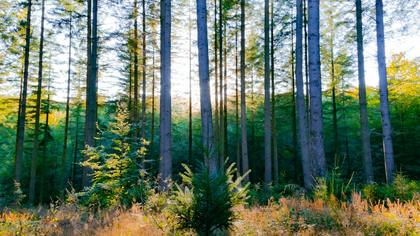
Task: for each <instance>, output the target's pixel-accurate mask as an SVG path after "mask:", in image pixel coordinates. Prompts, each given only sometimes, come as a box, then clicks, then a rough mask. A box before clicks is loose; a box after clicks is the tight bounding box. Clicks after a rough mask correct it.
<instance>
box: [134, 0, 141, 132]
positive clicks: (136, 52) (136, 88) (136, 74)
mask: <svg viewBox="0 0 420 236" xmlns="http://www.w3.org/2000/svg"><path fill="white" fill-rule="evenodd" d="M137 3H138V2H137V0H134V9H133V11H134V14H133V17H134V39H133V42H134V109H133V120H134V138H135V139H137V138H138V137H139V122H140V118H139V37H138V21H137V18H138V14H139V13H138V12H139V11H138V6H137Z"/></svg>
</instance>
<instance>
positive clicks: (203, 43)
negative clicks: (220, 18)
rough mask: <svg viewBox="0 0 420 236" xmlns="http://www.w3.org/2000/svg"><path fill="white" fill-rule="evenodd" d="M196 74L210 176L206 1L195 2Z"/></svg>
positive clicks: (214, 164) (212, 166)
mask: <svg viewBox="0 0 420 236" xmlns="http://www.w3.org/2000/svg"><path fill="white" fill-rule="evenodd" d="M197 44H198V72H199V78H200V105H201V125H202V128H201V132H202V139H203V140H202V142H203V148H204V156H205V160H206V163H207V165H208V168H209V171H210V173H211V174H214V173H215V172H216V171H217V158H216V156H215V150H214V148H215V147H214V136H213V124H212V114H211V100H210V85H209V57H208V36H207V9H206V0H197Z"/></svg>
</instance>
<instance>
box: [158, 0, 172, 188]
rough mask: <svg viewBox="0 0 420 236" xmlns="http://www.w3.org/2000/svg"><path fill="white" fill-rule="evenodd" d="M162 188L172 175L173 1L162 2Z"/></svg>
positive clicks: (160, 171)
mask: <svg viewBox="0 0 420 236" xmlns="http://www.w3.org/2000/svg"><path fill="white" fill-rule="evenodd" d="M160 7H161V45H160V49H161V50H160V55H161V67H160V68H161V69H160V73H161V79H160V86H161V89H160V90H161V92H160V156H161V161H160V166H159V174H160V188H161V189H162V190H167V189H168V180H169V179H170V178H171V174H172V155H171V146H172V133H171V0H162V1H161V6H160Z"/></svg>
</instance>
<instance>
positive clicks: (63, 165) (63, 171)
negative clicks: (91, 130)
mask: <svg viewBox="0 0 420 236" xmlns="http://www.w3.org/2000/svg"><path fill="white" fill-rule="evenodd" d="M71 18H72V14H71V12H70V22H69V23H70V31H69V68H68V72H67V101H66V118H65V123H64V141H63V156H62V158H61V174H62V186H60V187H61V189H62V190H63V191H64V188H65V185H66V176H67V170H66V162H67V160H66V159H67V138H68V131H69V117H70V116H69V113H70V81H71V45H72V44H71V43H72V32H71V31H72V22H71V20H72V19H71Z"/></svg>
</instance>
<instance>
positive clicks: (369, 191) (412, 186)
mask: <svg viewBox="0 0 420 236" xmlns="http://www.w3.org/2000/svg"><path fill="white" fill-rule="evenodd" d="M419 192H420V183H419V182H416V181H414V180H409V179H408V178H407V177H405V176H404V175H403V174H401V173H399V174H397V175H396V176H395V179H394V182H393V183H392V184H390V185H389V184H381V185H379V184H368V185H366V186H364V187H363V189H362V193H363V197H364V198H366V199H367V200H369V201H372V202H377V201H380V200H385V199H387V198H389V199H390V200H392V201H395V200H397V199H398V200H400V201H409V200H412V199H413V198H418V197H420V195H419Z"/></svg>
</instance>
